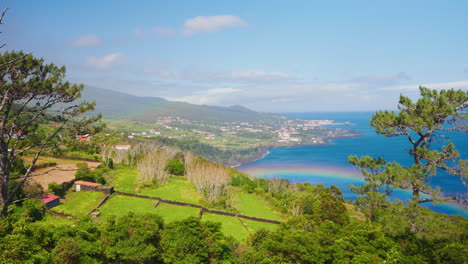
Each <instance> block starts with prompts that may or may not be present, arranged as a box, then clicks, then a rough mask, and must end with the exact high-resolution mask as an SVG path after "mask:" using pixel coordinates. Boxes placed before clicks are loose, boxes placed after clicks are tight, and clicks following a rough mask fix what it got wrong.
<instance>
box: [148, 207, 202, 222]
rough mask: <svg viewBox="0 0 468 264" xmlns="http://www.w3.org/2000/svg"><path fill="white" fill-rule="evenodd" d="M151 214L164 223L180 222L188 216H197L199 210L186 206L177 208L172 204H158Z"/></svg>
mask: <svg viewBox="0 0 468 264" xmlns="http://www.w3.org/2000/svg"><path fill="white" fill-rule="evenodd" d="M153 212H154V213H156V214H158V215H160V216H161V217H162V218H163V219H164V222H166V223H167V222H172V221H175V220H181V219H185V218H188V217H190V216H198V213H199V212H200V209H198V208H193V207H186V206H177V205H172V204H166V203H160V204H159V205H158V207H156V208H155V209H153Z"/></svg>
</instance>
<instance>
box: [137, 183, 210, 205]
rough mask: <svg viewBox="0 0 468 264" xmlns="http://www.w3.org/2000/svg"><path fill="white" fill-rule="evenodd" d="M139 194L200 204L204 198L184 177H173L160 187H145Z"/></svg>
mask: <svg viewBox="0 0 468 264" xmlns="http://www.w3.org/2000/svg"><path fill="white" fill-rule="evenodd" d="M139 194H141V195H147V196H152V197H160V198H163V199H167V200H174V201H180V202H186V203H193V204H200V200H201V199H202V197H201V196H200V194H199V193H198V192H197V190H196V189H195V187H194V186H193V185H192V184H190V182H188V181H187V180H186V179H185V178H182V177H172V178H171V179H170V182H168V183H166V184H165V185H163V186H161V187H158V188H143V189H141V190H140V193H139Z"/></svg>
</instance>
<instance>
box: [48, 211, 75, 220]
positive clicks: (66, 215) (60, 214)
mask: <svg viewBox="0 0 468 264" xmlns="http://www.w3.org/2000/svg"><path fill="white" fill-rule="evenodd" d="M49 212H50V214H51V215H53V216H58V217H64V218H73V219H77V218H78V217H76V216H74V215H69V214H64V213H61V212H57V211H54V210H50V209H49Z"/></svg>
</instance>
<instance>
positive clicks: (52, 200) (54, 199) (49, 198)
mask: <svg viewBox="0 0 468 264" xmlns="http://www.w3.org/2000/svg"><path fill="white" fill-rule="evenodd" d="M37 198H38V199H39V200H42V201H43V202H44V203H45V206H46V208H47V209H50V208H52V207H54V206H57V205H59V204H60V197H59V196H57V195H52V194H44V195H41V196H39V197H37Z"/></svg>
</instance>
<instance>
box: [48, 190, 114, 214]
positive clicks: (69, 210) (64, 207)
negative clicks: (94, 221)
mask: <svg viewBox="0 0 468 264" xmlns="http://www.w3.org/2000/svg"><path fill="white" fill-rule="evenodd" d="M104 196H105V195H104V194H103V193H100V192H87V191H81V192H70V193H69V194H67V196H66V200H64V201H62V202H63V203H62V204H60V205H58V206H56V207H54V208H53V210H55V211H57V212H61V213H65V214H70V215H74V216H78V217H84V216H86V215H87V214H88V213H89V212H90V211H91V210H92V209H94V208H96V206H97V205H98V204H99V202H100V201H101V199H102V198H104Z"/></svg>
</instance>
